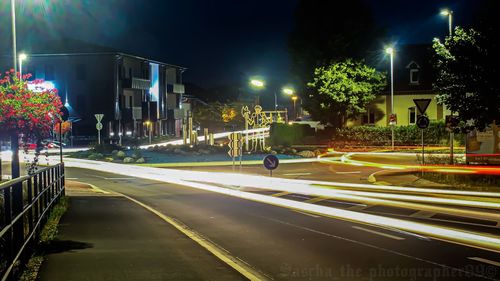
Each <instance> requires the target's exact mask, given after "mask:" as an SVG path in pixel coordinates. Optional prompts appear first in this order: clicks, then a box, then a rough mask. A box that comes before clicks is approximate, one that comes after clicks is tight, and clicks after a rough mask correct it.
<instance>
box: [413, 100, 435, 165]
mask: <svg viewBox="0 0 500 281" xmlns="http://www.w3.org/2000/svg"><path fill="white" fill-rule="evenodd" d="M413 102H414V103H415V105H416V107H417V109H418V112H419V113H420V116H419V117H418V118H417V127H419V128H420V129H421V130H422V165H424V164H425V159H424V157H425V148H424V147H425V146H424V129H427V127H429V123H430V120H429V118H428V117H427V116H425V115H424V114H425V111H426V110H427V107H429V104H430V103H431V99H413Z"/></svg>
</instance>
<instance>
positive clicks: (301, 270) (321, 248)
mask: <svg viewBox="0 0 500 281" xmlns="http://www.w3.org/2000/svg"><path fill="white" fill-rule="evenodd" d="M358 176H359V175H358ZM67 178H68V179H73V180H77V181H81V182H87V183H91V184H94V185H96V186H98V187H100V188H103V189H106V190H110V191H115V192H120V193H122V194H125V195H128V196H130V197H132V198H135V199H136V200H139V201H141V202H143V203H145V204H147V205H149V206H151V207H152V208H154V209H156V210H158V211H159V212H161V213H163V214H166V215H168V216H170V217H173V218H174V219H176V220H178V221H180V222H182V223H183V224H185V225H187V226H188V227H190V228H191V229H193V230H195V231H196V232H197V233H199V234H201V235H203V236H204V237H205V238H207V239H209V240H211V241H213V242H214V243H215V244H217V245H219V246H220V247H221V248H224V249H226V250H227V251H228V252H229V253H231V254H232V255H233V256H235V257H237V258H239V259H241V260H242V261H244V262H245V263H247V264H249V265H250V266H251V267H253V268H255V269H256V270H258V271H260V272H262V273H263V274H265V275H267V276H269V277H270V278H272V279H274V280H342V281H344V280H346V281H349V280H384V281H390V280H500V267H498V266H495V265H492V264H490V263H491V262H493V263H494V262H497V263H498V262H500V258H499V256H498V253H492V252H488V251H484V250H479V249H475V248H470V247H466V246H461V245H457V244H450V243H446V242H441V241H438V240H433V239H428V238H426V237H421V236H415V235H413V234H411V233H404V232H397V231H393V230H386V229H380V228H375V227H372V226H367V225H362V224H357V223H352V222H349V221H343V220H337V219H332V218H326V217H321V216H316V215H312V214H307V213H300V212H297V211H294V210H291V209H287V208H282V207H276V206H272V205H268V204H263V203H258V202H253V201H249V200H244V199H240V198H235V197H230V196H226V195H221V194H216V193H212V192H208V191H203V190H198V189H194V188H190V187H185V186H178V185H173V184H166V183H162V182H156V181H150V180H144V179H138V178H131V177H130V178H128V177H124V176H122V175H114V174H109V173H103V172H96V171H88V170H82V169H74V168H68V169H67ZM497 265H498V264H497Z"/></svg>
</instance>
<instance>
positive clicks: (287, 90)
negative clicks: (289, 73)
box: [283, 88, 295, 96]
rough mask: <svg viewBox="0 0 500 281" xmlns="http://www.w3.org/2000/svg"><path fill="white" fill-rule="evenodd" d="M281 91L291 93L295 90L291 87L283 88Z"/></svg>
mask: <svg viewBox="0 0 500 281" xmlns="http://www.w3.org/2000/svg"><path fill="white" fill-rule="evenodd" d="M283 93H285V94H286V95H289V96H291V95H293V94H294V93H295V91H294V90H293V89H292V88H283Z"/></svg>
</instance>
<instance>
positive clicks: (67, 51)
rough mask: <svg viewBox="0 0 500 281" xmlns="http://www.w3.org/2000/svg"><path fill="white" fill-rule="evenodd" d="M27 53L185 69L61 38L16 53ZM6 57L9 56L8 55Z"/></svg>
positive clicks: (113, 49)
mask: <svg viewBox="0 0 500 281" xmlns="http://www.w3.org/2000/svg"><path fill="white" fill-rule="evenodd" d="M21 51H22V52H25V53H28V54H29V55H30V56H32V57H44V56H45V57H46V56H84V55H85V56H89V55H120V56H124V57H131V58H136V59H140V60H145V61H150V62H153V63H158V64H161V65H166V66H170V67H175V68H179V69H181V70H186V69H187V68H186V67H182V66H178V65H173V64H169V63H165V62H161V61H157V60H153V59H148V58H145V57H141V56H137V55H133V54H129V53H125V52H122V51H120V50H118V49H115V48H111V47H106V46H101V45H97V44H93V43H89V42H85V41H81V40H77V39H72V38H63V39H60V40H51V41H44V42H40V43H37V44H30V46H29V47H26V48H19V49H18V52H21ZM8 56H11V57H12V55H11V54H9V55H8Z"/></svg>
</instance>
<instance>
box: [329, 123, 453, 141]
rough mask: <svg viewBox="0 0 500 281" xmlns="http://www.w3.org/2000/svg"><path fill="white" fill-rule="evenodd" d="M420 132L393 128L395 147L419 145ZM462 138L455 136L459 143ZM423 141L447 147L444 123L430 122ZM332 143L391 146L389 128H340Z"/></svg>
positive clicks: (407, 127) (414, 127)
mask: <svg viewBox="0 0 500 281" xmlns="http://www.w3.org/2000/svg"><path fill="white" fill-rule="evenodd" d="M421 133H422V132H421V130H420V129H419V128H417V126H415V125H409V126H396V127H394V143H395V144H396V145H420V144H421V137H422V135H421ZM461 139H462V136H461V135H459V134H456V135H455V140H459V141H461ZM424 141H425V143H426V144H431V145H447V144H448V143H449V132H448V131H447V130H446V128H445V125H444V122H431V124H430V125H429V128H427V129H425V130H424ZM333 142H335V143H336V144H344V145H363V146H377V145H390V144H391V127H375V126H356V127H350V128H340V129H337V130H336V131H335V134H334V137H333Z"/></svg>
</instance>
